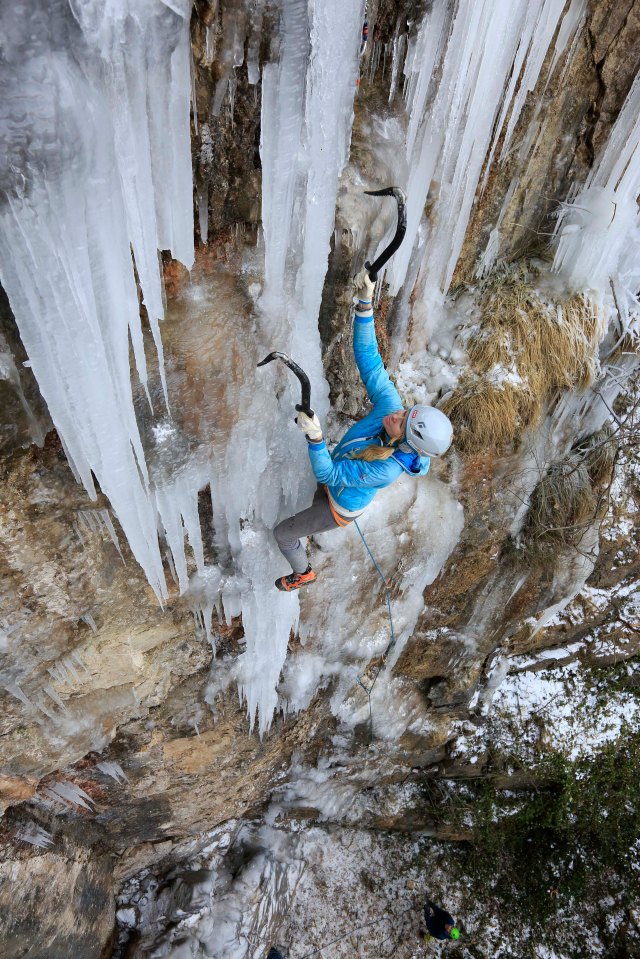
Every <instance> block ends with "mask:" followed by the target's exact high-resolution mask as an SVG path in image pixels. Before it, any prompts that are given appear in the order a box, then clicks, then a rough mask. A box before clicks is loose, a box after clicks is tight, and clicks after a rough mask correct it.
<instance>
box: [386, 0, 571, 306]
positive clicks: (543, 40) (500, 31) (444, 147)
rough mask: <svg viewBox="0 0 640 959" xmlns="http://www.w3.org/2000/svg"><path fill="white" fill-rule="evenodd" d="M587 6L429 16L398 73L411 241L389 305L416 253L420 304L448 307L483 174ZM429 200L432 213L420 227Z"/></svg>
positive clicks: (496, 3)
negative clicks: (401, 83)
mask: <svg viewBox="0 0 640 959" xmlns="http://www.w3.org/2000/svg"><path fill="white" fill-rule="evenodd" d="M583 6H584V4H583V2H582V0H575V2H574V3H572V4H571V5H570V7H569V9H567V10H566V11H565V7H566V4H565V2H564V0H533V2H528V0H516V2H512V0H479V2H477V3H466V2H463V3H459V4H456V5H449V4H444V3H436V4H433V5H431V6H430V7H429V8H428V9H427V11H426V13H425V16H424V19H423V21H422V23H421V25H420V28H419V30H418V33H417V36H416V38H415V39H414V40H413V41H412V42H411V43H410V45H409V49H408V52H407V57H406V61H405V65H404V73H405V78H406V83H405V92H406V97H407V113H408V118H409V121H408V131H407V137H406V145H405V149H406V155H407V161H408V165H409V171H410V172H409V178H408V182H407V186H406V192H407V238H406V240H405V242H404V244H403V245H402V247H401V248H400V250H399V251H398V253H397V254H396V255H395V257H394V258H393V260H392V261H391V263H390V264H389V267H388V269H387V272H386V277H385V278H386V280H387V282H388V283H389V284H390V288H391V293H392V294H393V295H395V294H396V293H397V292H398V291H399V290H400V288H401V286H402V284H403V283H404V281H405V278H406V276H407V271H408V269H409V262H410V260H411V257H412V254H413V252H414V250H415V249H416V248H420V253H419V256H420V260H421V263H422V289H423V296H424V297H425V299H427V300H429V301H430V302H433V303H438V302H441V301H442V299H443V298H444V296H445V294H446V292H447V290H448V288H449V285H450V283H451V279H452V277H453V271H454V269H455V265H456V262H457V260H458V257H459V255H460V251H461V249H462V243H463V240H464V236H465V232H466V229H467V225H468V222H469V217H470V214H471V210H472V206H473V202H474V198H475V195H476V190H477V188H478V185H479V183H480V177H481V173H482V169H483V167H484V166H485V165H486V169H487V170H488V165H489V163H490V158H491V156H492V155H493V152H494V151H495V148H496V145H497V142H498V139H499V137H500V135H501V133H502V131H503V130H504V128H505V124H506V130H504V144H503V150H502V154H504V153H505V152H506V150H507V147H508V144H509V142H510V140H511V138H512V136H513V132H514V129H515V125H516V123H517V121H518V118H519V116H520V113H521V111H522V108H523V106H524V101H525V97H526V94H527V92H528V91H530V90H532V89H533V87H534V86H535V84H536V82H537V80H538V77H539V75H540V71H541V69H542V65H543V62H544V59H545V56H546V54H547V51H548V49H549V47H550V45H551V42H552V40H553V38H554V36H556V37H557V39H556V44H555V49H554V58H553V61H552V67H551V69H555V66H556V63H557V62H558V60H559V58H560V55H561V54H562V52H563V51H564V49H565V47H566V46H567V45H568V44H569V42H570V40H571V39H572V37H573V35H574V33H575V30H576V28H577V25H578V23H579V19H580V17H579V15H580V11H581V9H582V7H583ZM563 11H564V18H563ZM563 27H564V29H563ZM518 79H520V84H519V85H518V86H517V90H516V82H517V80H518ZM507 118H508V120H507ZM488 154H489V158H488ZM427 200H428V201H429V203H430V205H431V213H430V216H429V222H428V223H427V224H426V225H425V223H424V218H423V211H424V208H425V203H427ZM421 225H422V227H421ZM421 228H422V229H423V230H424V235H422V234H421V233H420V230H421Z"/></svg>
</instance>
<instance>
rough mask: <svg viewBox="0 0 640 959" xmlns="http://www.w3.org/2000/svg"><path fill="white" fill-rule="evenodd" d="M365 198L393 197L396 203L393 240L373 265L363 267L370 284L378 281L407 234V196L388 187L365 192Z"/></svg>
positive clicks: (398, 189)
mask: <svg viewBox="0 0 640 959" xmlns="http://www.w3.org/2000/svg"><path fill="white" fill-rule="evenodd" d="M364 192H365V193H366V194H367V196H392V197H395V200H396V203H397V204H398V225H397V226H396V232H395V236H394V238H393V240H392V241H391V243H390V244H389V246H388V247H387V248H386V250H383V251H382V253H381V254H380V256H378V257H376V259H375V260H374V261H373V263H369V261H368V260H367V262H366V263H365V265H364V268H365V270H366V271H367V273H368V274H369V279H370V280H371V282H372V283H375V281H376V280H377V279H378V273H379V272H380V270H381V269H382V267H383V266H384V265H385V263H386V262H387V260H389V259H390V258H391V257H392V256H393V254H394V253H395V252H396V250H397V249H398V247H399V246H400V244H401V243H402V241H403V240H404V235H405V233H406V232H407V211H406V206H405V204H406V202H407V196H406V194H405V192H404V190H401V189H400V187H399V186H388V187H386V188H385V189H384V190H365V191H364Z"/></svg>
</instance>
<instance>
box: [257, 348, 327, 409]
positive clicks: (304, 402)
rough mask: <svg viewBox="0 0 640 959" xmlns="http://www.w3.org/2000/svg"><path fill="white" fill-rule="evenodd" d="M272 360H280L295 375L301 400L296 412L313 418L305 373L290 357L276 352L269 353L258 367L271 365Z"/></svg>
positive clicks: (309, 389)
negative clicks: (298, 383)
mask: <svg viewBox="0 0 640 959" xmlns="http://www.w3.org/2000/svg"><path fill="white" fill-rule="evenodd" d="M272 360H282V362H283V363H284V364H285V365H286V366H288V367H289V369H290V370H291V372H292V373H295V375H296V376H297V377H298V379H299V380H300V387H301V389H302V399H301V400H300V403H296V409H297V410H298V412H302V413H306V415H307V416H314V415H315V414H314V412H313V410H312V409H311V383H310V382H309V377H308V376H307V374H306V373H305V371H304V370H303V369H302V367H301V366H298V364H297V363H294V361H293V360H292V359H291V357H290V356H287V354H286V353H279V352H278V351H277V350H275V351H274V352H273V353H269V355H268V356H265V358H264V359H263V360H260V362H259V363H258V366H264V365H265V364H266V363H271V361H272Z"/></svg>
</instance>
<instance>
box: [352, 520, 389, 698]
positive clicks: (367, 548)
mask: <svg viewBox="0 0 640 959" xmlns="http://www.w3.org/2000/svg"><path fill="white" fill-rule="evenodd" d="M353 522H354V525H355V527H356V529H357V530H358V532H359V533H360V538H361V539H362V542H363V543H364V547H365V549H366V551H367V553H368V554H369V556H370V557H371V562H372V563H373V565H374V566H375V568H376V569H377V571H378V576H379V577H380V579H381V580H382V585H383V586H384V591H385V594H386V597H387V609H388V610H389V626H390V630H391V639H390V640H389V643H388V644H387V648H386V649H385V651H384V653H383V654H382V655H383V659H386V658H387V656H388V655H389V653H390V652H391V650H392V649H393V647H394V646H395V644H396V637H395V633H394V631H393V616H392V615H391V592H390V591H389V587H388V586H387V581H386V579H385V578H384V576H383V575H382V570H381V569H380V567H379V566H378V564H377V563H376V560H375V556H374V555H373V553H372V552H371V550H370V549H369V544H368V543H367V541H366V539H365V538H364V534H363V532H362V530H361V529H360V527H359V526H358V520H357V519H354V521H353ZM377 678H378V677H377V676H376V679H377ZM371 688H372V689H373V687H371Z"/></svg>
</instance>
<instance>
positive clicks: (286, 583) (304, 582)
mask: <svg viewBox="0 0 640 959" xmlns="http://www.w3.org/2000/svg"><path fill="white" fill-rule="evenodd" d="M316 579H317V577H316V574H315V573H314V571H313V570H312V569H311V567H310V566H307V568H306V569H305V571H304V573H291V575H290V576H281V577H280V579H277V580H276V587H277V588H278V589H279V590H280V591H281V592H283V593H291V592H292V591H293V590H294V589H300V588H301V587H302V586H308V585H309V583H315V581H316Z"/></svg>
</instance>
